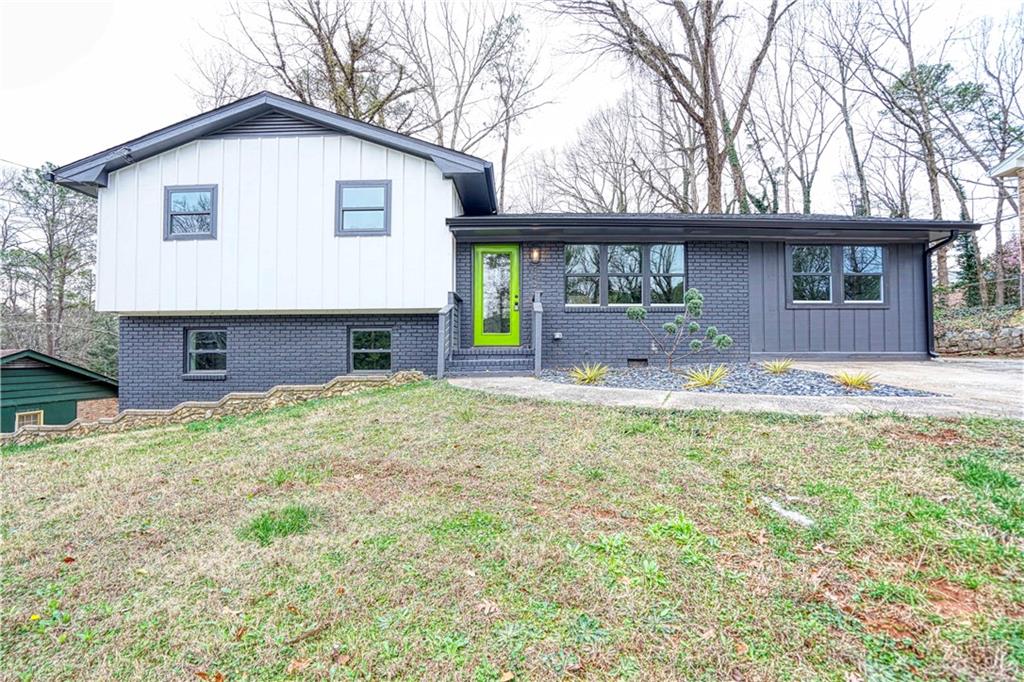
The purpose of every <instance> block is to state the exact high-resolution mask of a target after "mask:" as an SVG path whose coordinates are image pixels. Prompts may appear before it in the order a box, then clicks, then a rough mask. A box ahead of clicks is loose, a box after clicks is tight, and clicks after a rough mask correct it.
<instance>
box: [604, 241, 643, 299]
mask: <svg viewBox="0 0 1024 682" xmlns="http://www.w3.org/2000/svg"><path fill="white" fill-rule="evenodd" d="M641 254H642V251H641V250H640V247H639V246H636V245H635V244H612V245H610V246H609V247H608V304H609V305H640V304H641V303H643V292H644V289H643V256H642V255H641Z"/></svg>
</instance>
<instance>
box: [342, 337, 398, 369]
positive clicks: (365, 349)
mask: <svg viewBox="0 0 1024 682" xmlns="http://www.w3.org/2000/svg"><path fill="white" fill-rule="evenodd" d="M351 348H352V351H351V358H350V359H351V364H350V366H351V367H352V371H353V372H389V371H391V330H390V329H353V330H352V342H351Z"/></svg>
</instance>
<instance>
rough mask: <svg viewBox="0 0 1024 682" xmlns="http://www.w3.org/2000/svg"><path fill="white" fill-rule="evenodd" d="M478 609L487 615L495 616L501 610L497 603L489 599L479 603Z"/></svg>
mask: <svg viewBox="0 0 1024 682" xmlns="http://www.w3.org/2000/svg"><path fill="white" fill-rule="evenodd" d="M476 610H477V611H478V612H479V613H481V614H483V615H485V616H495V615H497V614H498V613H499V612H500V611H501V609H499V608H498V605H497V604H495V603H494V602H492V601H489V600H487V599H485V600H483V601H482V602H480V603H479V604H477V605H476Z"/></svg>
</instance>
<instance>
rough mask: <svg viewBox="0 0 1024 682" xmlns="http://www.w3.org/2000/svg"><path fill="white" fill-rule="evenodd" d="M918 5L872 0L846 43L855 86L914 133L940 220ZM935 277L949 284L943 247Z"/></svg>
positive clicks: (929, 82) (929, 77)
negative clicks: (917, 30)
mask: <svg viewBox="0 0 1024 682" xmlns="http://www.w3.org/2000/svg"><path fill="white" fill-rule="evenodd" d="M921 14H922V10H921V9H919V8H918V7H917V6H916V5H912V4H911V1H910V0H873V1H872V4H871V6H870V8H869V10H868V12H867V14H866V18H867V21H866V22H864V23H862V24H861V26H862V30H861V31H860V32H859V33H858V34H857V35H856V36H852V37H850V39H849V40H850V43H849V44H850V45H851V47H852V49H853V51H854V53H855V54H856V56H857V59H858V60H859V61H860V63H861V65H862V66H863V68H861V69H859V70H858V71H857V72H856V78H857V80H858V83H859V86H858V87H859V88H861V89H862V91H863V92H865V93H867V94H869V95H871V96H872V97H873V98H875V99H876V100H877V101H878V102H879V104H881V105H882V107H884V109H885V112H886V114H887V115H889V116H890V117H892V119H893V120H894V121H896V123H897V124H898V125H900V126H902V127H904V128H906V129H907V130H908V131H910V132H911V133H912V134H913V141H914V143H915V145H916V146H917V147H918V148H919V155H920V158H921V160H922V162H923V165H924V170H925V177H926V178H927V181H928V193H929V198H930V200H931V213H932V218H934V219H936V220H941V219H942V193H941V191H940V189H939V162H938V149H937V146H936V135H935V130H934V128H935V121H934V113H933V112H932V111H931V108H930V100H931V93H932V86H933V80H934V74H935V72H934V68H933V67H932V66H930V65H928V64H923V63H921V62H919V59H918V54H917V44H916V42H915V37H914V36H915V33H914V27H915V25H916V24H917V22H918V20H919V19H920V17H921ZM936 256H937V258H936V261H937V274H938V282H939V285H940V286H942V287H948V286H949V268H948V264H947V249H946V247H943V248H941V249H939V250H938V252H937V253H936Z"/></svg>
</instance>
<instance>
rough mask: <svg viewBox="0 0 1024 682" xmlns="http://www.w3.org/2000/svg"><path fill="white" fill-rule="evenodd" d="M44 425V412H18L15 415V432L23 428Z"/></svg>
mask: <svg viewBox="0 0 1024 682" xmlns="http://www.w3.org/2000/svg"><path fill="white" fill-rule="evenodd" d="M42 423H43V411H42V410H35V411H33V412H18V413H17V414H15V415H14V430H15V431H17V430H18V429H20V428H21V427H23V426H38V425H41V424H42Z"/></svg>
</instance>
